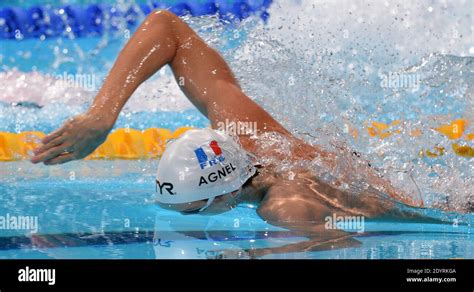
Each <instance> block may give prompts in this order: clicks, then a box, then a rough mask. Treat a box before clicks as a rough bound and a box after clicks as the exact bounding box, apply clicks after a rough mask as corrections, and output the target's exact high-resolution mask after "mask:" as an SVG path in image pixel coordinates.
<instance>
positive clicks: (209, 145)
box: [156, 129, 256, 210]
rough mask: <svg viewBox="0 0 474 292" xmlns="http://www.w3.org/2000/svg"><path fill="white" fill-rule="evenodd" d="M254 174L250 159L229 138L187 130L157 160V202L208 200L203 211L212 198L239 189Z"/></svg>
mask: <svg viewBox="0 0 474 292" xmlns="http://www.w3.org/2000/svg"><path fill="white" fill-rule="evenodd" d="M255 172H256V168H255V167H254V165H253V163H252V161H251V156H250V155H249V154H248V153H247V152H246V151H245V150H243V149H242V148H241V146H240V145H239V143H237V142H236V140H234V138H232V137H231V136H229V135H227V134H225V133H223V132H220V131H215V130H212V129H196V130H189V131H187V132H186V133H184V134H183V135H182V136H181V137H180V138H179V139H176V140H173V141H171V142H169V143H168V145H167V147H166V150H165V152H164V153H163V156H162V157H161V160H160V163H159V166H158V174H157V177H156V191H157V201H158V202H160V203H165V204H181V203H190V202H195V201H200V200H205V199H209V201H208V204H207V205H206V206H205V207H204V208H206V207H208V206H209V205H210V204H211V202H212V200H213V199H214V198H215V197H217V196H220V195H224V194H227V193H231V192H233V191H236V190H238V189H240V188H241V187H242V185H243V184H244V183H245V182H246V181H247V180H248V179H249V178H251V177H252V176H253V175H254V174H255ZM204 208H203V209H204ZM201 210H202V209H201Z"/></svg>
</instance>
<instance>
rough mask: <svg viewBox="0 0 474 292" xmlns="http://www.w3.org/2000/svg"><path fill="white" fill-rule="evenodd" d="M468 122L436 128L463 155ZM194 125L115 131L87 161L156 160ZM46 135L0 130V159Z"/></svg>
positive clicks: (472, 152)
mask: <svg viewBox="0 0 474 292" xmlns="http://www.w3.org/2000/svg"><path fill="white" fill-rule="evenodd" d="M400 125H401V121H398V120H397V121H394V122H392V123H390V124H385V123H381V122H371V123H366V128H367V132H368V134H369V137H371V138H374V139H377V138H378V139H380V140H383V139H387V138H389V137H392V136H394V135H397V134H403V133H402V130H401V128H400ZM466 125H467V121H466V120H463V119H459V120H455V121H453V122H451V123H449V124H446V125H441V126H439V127H437V128H434V129H433V130H435V131H436V132H438V133H440V134H442V135H444V136H446V137H447V138H448V139H449V140H453V144H452V145H451V148H452V151H453V152H454V154H456V155H457V156H460V157H464V158H473V157H474V148H473V147H471V146H469V145H467V144H466V143H464V142H459V141H454V140H459V139H461V138H463V137H464V140H465V141H466V142H468V141H474V133H469V134H468V133H465V128H466ZM189 129H192V128H191V127H181V128H178V129H176V130H175V131H173V132H172V131H170V130H169V129H162V128H150V129H146V130H143V131H140V130H135V129H128V128H120V129H117V130H115V131H114V132H112V133H111V134H110V135H109V136H108V137H107V140H106V141H105V142H104V143H103V144H102V145H100V146H99V147H98V148H97V149H96V150H95V151H94V152H93V153H92V154H90V155H89V156H88V157H86V159H87V160H101V159H106V160H114V159H132V160H133V159H153V158H157V157H160V156H161V155H162V154H163V152H164V150H165V147H166V143H167V142H168V141H169V140H170V139H176V138H178V137H180V136H181V135H182V134H183V133H185V132H186V131H187V130H189ZM349 132H350V133H351V134H352V136H353V138H354V139H357V138H358V137H359V134H358V131H357V130H356V129H349ZM409 135H410V136H411V137H414V138H416V137H419V136H421V135H422V130H420V129H415V130H412V131H411V132H410V133H409ZM44 136H45V134H44V133H42V132H22V133H18V134H16V133H9V132H0V162H1V161H4V162H5V161H18V160H25V159H28V158H29V157H31V155H32V151H33V149H35V148H36V147H38V146H39V145H40V144H41V143H40V140H41V138H43V137H44ZM447 152H448V150H447V149H446V148H445V147H442V146H440V145H435V146H434V147H433V148H432V149H423V150H421V151H420V152H419V156H420V157H424V158H436V157H441V156H444V155H445V154H446V153H447Z"/></svg>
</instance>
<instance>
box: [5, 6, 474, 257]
mask: <svg viewBox="0 0 474 292" xmlns="http://www.w3.org/2000/svg"><path fill="white" fill-rule="evenodd" d="M10 2H12V1H9V4H8V5H14V3H13V4H12V3H10ZM35 2H41V1H35ZM79 2H81V3H82V2H84V3H85V2H87V1H79ZM130 2H131V3H133V1H130ZM138 2H140V3H141V2H142V1H138ZM138 2H137V3H138ZM15 3H19V4H18V5H25V6H26V5H27V4H26V3H25V1H20V2H15ZM469 5H470V3H469V2H468V1H467V2H463V1H451V2H449V3H442V2H440V3H433V2H432V1H418V2H417V3H411V4H410V3H405V1H392V2H390V4H384V3H382V2H381V1H350V2H349V1H344V0H341V1H340V3H339V4H338V2H337V1H336V2H334V1H322V0H321V1H311V0H304V1H275V3H274V4H273V5H272V6H271V9H270V15H271V16H270V19H269V23H268V24H263V23H261V22H260V21H259V20H258V19H252V18H249V19H247V20H245V21H243V22H242V23H240V24H232V25H228V24H223V23H221V22H220V21H218V20H216V18H215V17H203V18H199V19H193V18H187V19H186V20H187V21H188V22H189V23H190V24H191V25H192V26H193V27H194V28H195V29H197V30H198V31H199V33H200V34H201V35H202V36H203V37H204V39H205V40H206V41H208V42H209V43H210V44H211V45H213V46H214V47H216V48H217V49H218V50H219V51H220V52H221V53H222V54H223V56H224V58H226V60H227V61H228V62H229V63H230V65H231V67H232V68H233V70H234V71H235V73H236V75H237V77H238V78H239V80H240V81H241V83H242V87H243V88H244V90H245V92H246V93H247V94H248V95H249V96H251V97H252V98H254V99H255V100H256V101H257V102H258V103H259V104H261V105H262V106H263V107H264V108H265V109H267V110H268V111H269V112H270V113H271V114H272V115H274V116H275V117H276V118H277V119H278V120H279V121H281V122H282V124H283V125H284V126H285V127H287V128H288V129H290V130H291V131H292V132H293V133H295V135H298V136H299V137H301V138H303V139H306V140H307V141H308V142H313V143H316V144H319V145H323V146H324V147H326V148H328V149H329V150H331V149H332V150H334V149H336V148H337V147H334V146H335V145H336V146H337V145H341V144H343V145H347V146H348V147H351V148H352V149H357V150H358V151H359V152H360V153H362V154H363V156H364V157H365V158H366V159H369V160H370V162H371V163H372V165H374V166H375V167H377V168H379V169H382V170H384V171H385V172H384V174H385V175H386V177H389V178H390V179H391V180H392V182H393V183H394V184H395V185H397V186H400V187H402V188H405V189H408V190H418V189H421V190H422V193H423V195H424V197H425V199H426V203H427V205H428V206H430V204H431V203H434V202H437V201H444V200H446V201H447V200H448V199H449V201H450V202H453V204H454V206H455V207H460V208H462V207H463V206H465V205H466V204H467V202H468V199H469V198H471V202H472V196H473V194H474V184H473V177H474V167H473V163H472V158H471V159H469V158H464V157H460V156H457V155H455V154H454V153H453V152H452V151H451V152H450V151H447V153H446V155H445V156H443V157H436V158H427V157H423V158H420V157H419V152H420V150H426V149H433V147H435V146H443V147H445V148H446V149H451V145H452V143H453V141H451V140H449V139H447V138H446V137H443V136H442V135H439V133H437V132H435V131H432V130H431V129H432V128H435V127H437V126H439V124H441V123H447V122H449V121H452V120H454V119H460V118H462V119H465V120H466V121H469V122H470V123H468V124H467V125H466V129H465V132H466V133H474V126H473V124H474V123H472V122H473V120H472V117H473V116H474V112H473V110H474V101H473V90H472V88H474V87H473V86H474V84H473V80H474V79H473V78H472V77H473V74H474V62H473V54H474V49H473V48H472V28H470V26H471V24H472V15H466V13H465V11H468V9H470V8H469ZM380 11H383V12H384V13H380ZM427 23H428V24H427ZM131 31H133V28H131ZM129 33H130V31H128V32H127V31H123V32H114V33H111V34H107V35H104V36H101V37H87V38H71V39H70V38H52V39H46V40H39V39H24V40H21V41H16V40H1V41H0V65H1V66H0V131H7V132H14V133H20V132H23V131H32V130H34V131H42V132H45V133H47V132H50V131H52V130H54V129H56V128H57V127H59V126H60V125H61V124H62V123H63V122H64V121H65V120H66V119H67V118H69V117H71V116H73V115H76V114H79V113H82V112H83V111H84V110H85V109H86V108H87V106H88V105H89V104H90V101H91V99H92V98H93V97H94V95H95V92H96V91H97V89H98V88H99V87H100V84H101V82H102V80H103V78H104V76H106V74H107V72H108V70H109V69H110V68H111V66H112V65H113V62H114V60H115V58H116V56H117V54H118V52H119V50H120V48H121V47H122V46H123V45H124V44H125V43H126V41H127V40H128V38H127V35H128V34H129ZM387 72H397V73H399V74H407V75H410V76H415V77H419V78H421V80H423V82H421V83H420V84H418V85H419V88H408V89H407V88H390V86H389V87H383V86H381V75H382V76H383V75H384V74H385V75H386V74H387ZM64 73H66V74H72V75H75V76H78V74H79V75H80V74H83V75H84V76H92V77H93V80H94V82H92V83H91V84H82V85H80V86H70V85H67V86H64V84H63V83H61V82H58V79H61V77H58V76H63V74H64ZM85 85H87V86H85ZM89 85H90V86H89ZM295 101H296V102H295ZM19 103H21V104H23V105H22V106H18V104H19ZM394 120H402V124H403V126H404V127H406V129H407V130H403V131H404V132H403V135H402V134H400V135H394V136H393V137H390V138H388V139H384V140H382V139H376V138H373V137H370V136H369V135H368V134H367V131H366V130H365V129H364V128H366V123H367V121H379V122H384V123H387V124H390V123H391V122H393V121H394ZM208 124H209V122H208V121H207V119H206V118H205V117H203V116H202V115H201V114H200V113H199V112H198V111H197V110H196V109H194V108H193V107H192V105H191V104H190V103H189V102H188V101H187V100H186V98H185V97H184V96H183V95H182V93H181V92H180V91H179V88H178V87H177V86H176V84H175V83H174V80H173V78H172V76H171V72H170V71H169V69H163V70H162V71H160V72H159V73H157V74H156V76H154V77H153V78H151V79H150V80H149V81H147V82H146V83H145V84H143V85H142V87H141V88H140V89H139V90H137V92H136V93H135V94H134V95H133V97H132V98H131V100H130V101H129V103H128V104H127V106H126V108H125V109H124V111H123V113H121V115H120V117H119V120H118V122H117V124H116V126H115V128H133V129H139V130H144V129H147V128H151V127H161V128H168V129H170V130H175V129H177V128H179V127H182V126H192V127H199V128H202V127H206V126H207V125H208ZM354 128H357V129H359V132H358V133H359V135H358V138H357V139H356V138H355V137H354V135H353V131H352V130H353V129H354ZM415 129H422V130H423V134H422V135H421V136H420V137H419V138H416V139H415V138H413V137H410V136H409V135H404V134H405V132H409V131H411V130H415ZM465 137H466V136H464V137H463V138H461V139H460V140H459V141H457V142H460V143H465V144H466V145H471V146H472V141H470V140H467V139H466V138H465ZM341 159H344V155H343V154H341ZM158 163H159V161H158V160H144V161H76V162H72V163H69V164H66V165H62V166H52V167H46V166H43V165H32V164H30V163H29V162H26V161H19V162H8V163H0V217H1V216H4V217H5V216H7V214H8V215H9V216H37V218H38V221H37V223H38V226H37V229H38V230H37V232H36V233H31V232H30V231H29V230H14V229H8V230H7V229H0V258H111V259H120V258H147V259H156V258H159V259H162V258H193V259H194V258H222V257H224V258H248V257H249V255H248V253H247V250H248V249H262V248H272V247H282V246H287V245H290V244H295V243H301V242H305V241H308V240H309V236H305V234H301V233H298V234H296V233H294V232H290V231H288V230H285V229H283V228H278V227H275V226H272V225H270V224H267V223H266V222H264V221H263V220H262V219H261V218H260V217H259V216H258V215H257V213H256V206H251V205H239V206H238V207H237V208H235V209H233V210H232V211H229V212H227V213H224V214H220V215H215V216H212V217H209V216H199V215H186V216H185V215H181V214H179V213H174V212H170V211H167V210H163V209H161V208H159V207H158V206H157V205H155V204H154V202H153V197H154V194H155V184H154V180H155V172H156V169H157V166H158ZM426 215H427V216H430V217H432V218H438V219H443V220H445V222H446V223H445V224H427V223H417V222H393V221H392V222H386V221H377V220H372V221H366V222H365V233H363V234H359V233H353V235H354V239H355V240H357V241H358V242H359V243H358V244H353V245H352V246H351V247H345V248H331V247H330V246H329V248H327V249H326V250H318V251H303V250H294V251H291V252H280V253H277V252H273V253H270V254H267V255H265V256H263V258H305V259H306V258H319V259H326V258H329V259H333V258H334V259H343V258H349V259H356V258H357V259H389V258H430V259H434V258H474V238H473V235H472V233H473V229H472V224H473V222H474V214H472V213H462V212H457V213H456V212H453V213H443V212H441V211H436V210H434V209H427V210H426ZM0 226H1V225H0Z"/></svg>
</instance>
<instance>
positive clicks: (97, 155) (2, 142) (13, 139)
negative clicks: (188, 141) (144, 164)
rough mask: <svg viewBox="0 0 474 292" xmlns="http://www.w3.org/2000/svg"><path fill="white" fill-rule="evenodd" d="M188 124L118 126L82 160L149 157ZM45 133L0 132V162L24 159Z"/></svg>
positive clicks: (162, 149) (29, 154)
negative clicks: (144, 127)
mask: <svg viewBox="0 0 474 292" xmlns="http://www.w3.org/2000/svg"><path fill="white" fill-rule="evenodd" d="M189 129H191V128H190V127H182V128H178V129H177V130H176V131H174V132H171V131H170V130H168V129H159V128H151V129H147V130H144V131H138V130H134V129H118V130H116V131H114V132H112V133H111V134H110V135H109V136H108V137H107V140H106V141H105V142H104V143H103V144H102V145H100V146H99V148H97V149H96V150H95V151H94V152H93V153H92V154H90V155H89V156H88V157H87V158H86V159H88V160H90V159H93V160H99V159H149V158H156V157H159V156H160V155H161V154H163V151H164V149H165V146H166V142H167V141H168V140H170V139H175V138H178V137H179V136H181V135H182V134H183V133H184V132H186V131H187V130H189ZM44 136H45V134H44V133H41V132H23V133H19V134H14V133H7V132H0V161H16V160H24V159H28V157H30V156H31V151H32V150H33V149H35V148H36V147H37V146H39V145H40V140H41V138H43V137H44Z"/></svg>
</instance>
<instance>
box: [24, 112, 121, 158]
mask: <svg viewBox="0 0 474 292" xmlns="http://www.w3.org/2000/svg"><path fill="white" fill-rule="evenodd" d="M112 127H113V122H107V121H106V119H104V118H101V116H100V115H93V114H92V113H86V114H83V115H79V116H76V117H74V118H72V119H70V120H69V121H67V122H66V123H65V124H64V125H63V126H62V127H61V128H59V129H58V130H56V131H54V132H53V133H51V134H49V135H48V136H46V137H44V138H43V139H42V140H41V142H42V143H43V145H42V146H40V147H38V148H36V149H35V150H34V151H33V153H34V157H33V158H32V159H31V162H33V163H35V164H36V163H40V162H43V163H44V164H45V165H54V164H62V163H66V162H69V161H72V160H77V159H82V158H84V157H86V156H87V155H89V154H91V153H92V152H93V151H94V150H95V149H96V148H97V147H99V146H100V145H101V144H102V143H103V142H104V141H105V139H106V138H107V135H108V134H109V132H110V130H111V129H112Z"/></svg>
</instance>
